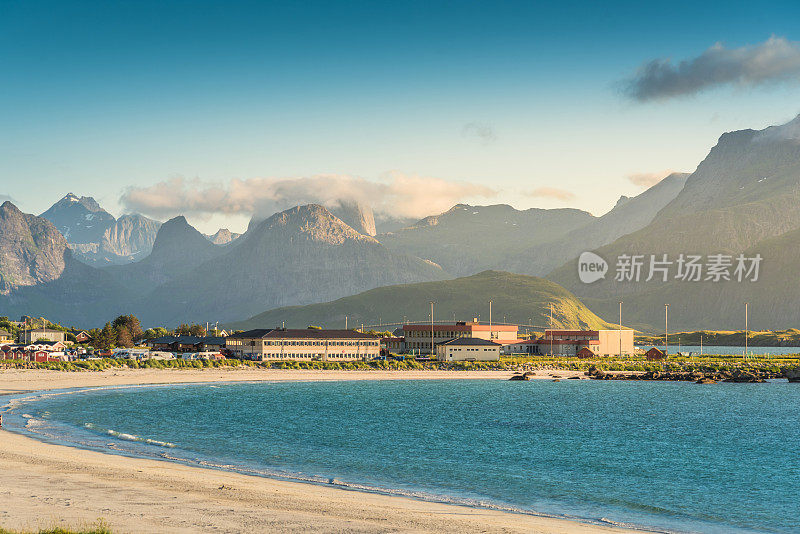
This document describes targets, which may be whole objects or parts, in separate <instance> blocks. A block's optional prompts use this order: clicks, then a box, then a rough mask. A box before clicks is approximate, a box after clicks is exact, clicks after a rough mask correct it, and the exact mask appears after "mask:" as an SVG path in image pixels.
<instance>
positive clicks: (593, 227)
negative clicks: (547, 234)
mask: <svg viewBox="0 0 800 534" xmlns="http://www.w3.org/2000/svg"><path fill="white" fill-rule="evenodd" d="M688 177H689V175H688V174H685V173H673V174H670V175H669V176H667V177H666V178H664V179H663V180H661V181H660V182H659V183H657V184H656V185H654V186H652V187H651V188H650V189H648V190H647V191H645V192H643V193H641V194H639V195H637V196H635V197H633V198H628V197H621V198H620V199H619V201H618V202H617V205H616V206H614V208H613V209H612V210H611V211H609V212H608V213H606V214H605V215H603V216H602V217H598V218H597V219H594V220H592V221H590V222H589V223H588V224H587V225H586V226H583V227H581V228H578V229H575V230H572V231H571V232H569V233H567V234H566V235H564V236H562V237H559V238H558V239H554V240H551V241H549V242H547V243H542V244H539V245H536V246H534V247H532V248H529V249H528V250H523V251H521V252H519V253H516V254H512V255H511V256H510V257H509V258H508V259H506V260H505V261H503V262H502V263H501V266H502V267H503V268H505V269H508V270H509V271H513V272H517V273H524V274H532V275H536V276H543V275H545V274H547V273H549V272H550V271H552V270H553V269H555V268H556V267H559V266H560V265H562V264H563V263H564V262H566V261H569V260H571V259H573V258H577V257H578V256H579V255H580V253H581V252H583V251H585V250H594V249H596V248H598V247H600V246H603V245H606V244H608V243H611V242H613V241H614V240H615V239H618V238H620V237H622V236H624V235H626V234H630V233H632V232H635V231H636V230H639V229H641V228H644V227H645V226H647V225H648V224H649V223H650V222H651V221H652V220H653V219H654V218H655V216H656V214H657V213H658V212H659V211H660V210H661V209H662V208H663V207H664V206H666V205H667V204H669V203H670V202H671V201H672V200H673V199H675V197H676V196H677V195H678V193H680V192H681V190H682V189H683V187H684V185H685V184H686V179H687V178H688Z"/></svg>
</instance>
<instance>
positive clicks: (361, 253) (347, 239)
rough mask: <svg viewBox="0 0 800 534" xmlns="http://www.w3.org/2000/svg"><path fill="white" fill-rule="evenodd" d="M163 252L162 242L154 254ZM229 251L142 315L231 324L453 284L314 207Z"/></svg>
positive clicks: (169, 288) (168, 288) (265, 226)
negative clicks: (384, 291) (345, 299)
mask: <svg viewBox="0 0 800 534" xmlns="http://www.w3.org/2000/svg"><path fill="white" fill-rule="evenodd" d="M167 224H169V223H165V224H164V226H165V227H166V226H167ZM162 230H163V227H162ZM160 237H161V236H160V234H159V238H160ZM203 239H205V238H203ZM206 243H207V244H209V245H210V243H208V241H206ZM158 245H159V240H156V246H154V247H153V255H156V253H157V251H158V248H159V246H158ZM210 246H213V245H210ZM224 250H225V253H224V254H223V255H222V256H219V257H216V258H213V259H211V260H208V261H206V262H204V263H202V264H199V265H197V266H196V267H195V268H193V269H192V270H191V271H190V272H187V273H186V274H185V276H180V277H176V278H175V279H173V280H171V281H169V282H168V283H165V284H164V285H163V286H161V287H159V288H158V289H157V290H156V291H154V292H153V293H152V294H151V295H150V297H148V298H147V299H146V300H145V301H143V302H142V303H141V314H142V316H144V317H146V318H152V319H153V320H155V319H156V318H157V319H158V320H160V321H166V322H176V321H185V320H221V321H230V320H235V319H238V318H241V317H243V316H248V315H252V314H253V313H256V312H257V311H260V310H263V309H264V308H265V307H276V306H281V305H287V304H304V303H312V302H320V301H325V300H330V299H333V298H338V297H341V296H344V295H351V294H353V293H358V292H359V291H364V290H366V289H371V288H374V287H378V286H383V285H388V284H396V283H404V282H417V281H424V280H437V279H442V278H446V277H447V274H446V273H445V272H444V271H442V269H441V268H440V267H439V266H438V265H435V264H433V263H431V262H428V261H424V260H421V259H419V258H415V257H412V256H407V255H404V254H397V253H393V252H391V251H389V250H387V249H386V248H385V247H384V246H383V245H381V244H380V243H379V242H378V241H376V240H375V239H374V238H372V237H369V236H365V235H363V234H361V233H359V232H357V231H355V230H353V229H352V228H351V227H349V226H348V225H346V224H345V223H344V222H342V221H341V220H340V219H338V218H336V217H334V216H333V215H332V214H331V213H330V212H329V211H328V210H327V209H325V208H324V207H322V206H319V205H315V204H310V205H306V206H299V207H296V208H292V209H290V210H287V211H284V212H281V213H278V214H275V215H273V216H272V217H270V218H268V219H266V220H264V221H262V222H260V223H253V224H252V225H251V227H250V229H249V230H248V231H247V232H246V233H245V234H244V235H243V236H242V237H240V238H239V239H238V240H237V241H236V246H235V247H233V248H230V249H227V248H226V249H224ZM187 260H188V258H187ZM142 263H144V262H142Z"/></svg>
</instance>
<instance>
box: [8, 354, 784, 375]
mask: <svg viewBox="0 0 800 534" xmlns="http://www.w3.org/2000/svg"><path fill="white" fill-rule="evenodd" d="M3 367H6V368H17V369H51V370H60V371H74V372H87V371H88V372H91V371H102V370H104V369H111V368H126V369H203V368H235V367H253V368H262V369H314V370H397V371H403V370H424V369H429V370H437V369H438V370H448V371H460V370H464V371H469V370H498V371H503V370H504V371H531V370H542V369H552V370H565V371H587V370H589V369H590V368H592V367H594V368H597V369H601V370H604V371H627V372H651V371H660V372H673V371H675V372H677V371H681V372H683V371H708V372H710V371H714V372H720V371H725V370H735V369H761V370H764V371H769V372H770V373H779V372H781V371H782V370H784V369H795V368H800V355H782V356H770V357H766V356H758V357H756V356H749V357H747V358H743V357H742V356H735V355H703V356H702V357H691V358H690V357H681V356H670V357H669V359H668V360H667V361H666V362H649V361H647V360H646V359H645V358H644V356H634V357H630V358H624V359H618V358H602V359H595V360H585V359H579V358H575V357H548V356H512V357H503V358H501V359H500V360H499V361H490V362H438V361H424V362H417V361H415V360H405V361H396V360H391V359H390V360H388V361H385V360H373V361H368V362H363V361H354V362H323V361H279V362H274V361H273V362H253V361H242V360H220V361H210V360H147V361H136V360H115V359H110V358H109V359H102V360H89V361H76V362H47V363H32V362H23V361H20V360H5V361H0V368H3Z"/></svg>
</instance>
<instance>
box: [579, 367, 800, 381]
mask: <svg viewBox="0 0 800 534" xmlns="http://www.w3.org/2000/svg"><path fill="white" fill-rule="evenodd" d="M585 375H586V376H587V377H589V378H592V379H594V380H669V381H679V382H695V383H697V384H715V383H717V382H737V383H756V382H765V381H766V380H768V379H771V378H788V379H789V381H790V382H800V370H798V369H783V370H777V371H776V370H774V369H757V368H751V369H730V370H727V369H726V370H719V371H697V370H695V371H646V372H634V373H626V372H607V371H603V370H602V369H598V368H597V367H595V366H592V367H590V368H589V370H588V371H586V372H585Z"/></svg>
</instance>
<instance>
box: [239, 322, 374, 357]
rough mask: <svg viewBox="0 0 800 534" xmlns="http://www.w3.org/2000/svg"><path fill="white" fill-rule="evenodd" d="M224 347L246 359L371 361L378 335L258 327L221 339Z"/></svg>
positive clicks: (341, 331)
mask: <svg viewBox="0 0 800 534" xmlns="http://www.w3.org/2000/svg"><path fill="white" fill-rule="evenodd" d="M225 348H226V349H228V350H229V351H231V352H232V353H233V355H234V356H236V357H237V358H243V359H248V360H322V361H335V362H341V361H353V360H372V359H375V358H377V357H378V356H379V355H380V350H381V347H380V338H379V337H378V336H374V335H372V334H363V333H361V332H357V331H355V330H321V329H316V328H309V329H306V330H302V329H296V330H293V329H287V328H266V329H264V328H260V329H255V330H248V331H246V332H239V333H238V334H232V335H230V336H228V337H226V338H225Z"/></svg>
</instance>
